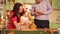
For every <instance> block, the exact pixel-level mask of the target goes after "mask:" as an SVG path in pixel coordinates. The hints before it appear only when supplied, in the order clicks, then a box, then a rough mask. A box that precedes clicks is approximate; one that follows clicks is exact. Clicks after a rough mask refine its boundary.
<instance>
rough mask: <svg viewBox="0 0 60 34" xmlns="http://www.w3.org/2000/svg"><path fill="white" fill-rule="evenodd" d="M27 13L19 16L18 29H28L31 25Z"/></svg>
mask: <svg viewBox="0 0 60 34" xmlns="http://www.w3.org/2000/svg"><path fill="white" fill-rule="evenodd" d="M28 16H29V15H28V12H23V13H21V15H20V23H19V25H20V26H19V27H18V28H20V29H30V25H31V24H32V22H31V21H30V20H29V17H28Z"/></svg>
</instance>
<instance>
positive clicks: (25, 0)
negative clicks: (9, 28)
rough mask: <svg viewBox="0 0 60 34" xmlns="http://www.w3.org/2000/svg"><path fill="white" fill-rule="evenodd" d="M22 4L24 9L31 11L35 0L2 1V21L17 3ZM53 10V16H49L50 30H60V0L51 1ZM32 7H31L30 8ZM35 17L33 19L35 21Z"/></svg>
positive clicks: (0, 2) (0, 4)
mask: <svg viewBox="0 0 60 34" xmlns="http://www.w3.org/2000/svg"><path fill="white" fill-rule="evenodd" d="M17 2H19V3H22V4H23V6H24V7H27V8H29V9H31V7H32V5H33V4H34V2H35V0H0V19H3V18H6V16H7V15H9V12H10V11H11V10H12V9H13V6H14V4H15V3H17ZM50 3H51V6H52V8H53V11H52V14H50V15H49V20H50V28H56V29H60V0H50ZM29 6H30V7H29ZM33 18H34V17H33V16H31V19H32V20H33Z"/></svg>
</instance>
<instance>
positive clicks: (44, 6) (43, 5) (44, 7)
mask: <svg viewBox="0 0 60 34" xmlns="http://www.w3.org/2000/svg"><path fill="white" fill-rule="evenodd" d="M37 10H38V11H39V10H40V11H45V12H44V14H45V15H39V16H35V19H38V20H49V16H48V14H50V13H51V12H52V8H51V5H50V2H49V0H42V1H41V2H40V3H39V4H37V3H35V4H34V5H33V7H32V12H31V13H32V14H34V12H35V11H37Z"/></svg>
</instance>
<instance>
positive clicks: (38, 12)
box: [35, 11, 44, 16]
mask: <svg viewBox="0 0 60 34" xmlns="http://www.w3.org/2000/svg"><path fill="white" fill-rule="evenodd" d="M43 14H44V11H36V12H35V16H38V15H43Z"/></svg>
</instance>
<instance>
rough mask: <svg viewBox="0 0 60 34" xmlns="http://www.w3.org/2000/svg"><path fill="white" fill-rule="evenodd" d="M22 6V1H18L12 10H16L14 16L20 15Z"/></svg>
mask: <svg viewBox="0 0 60 34" xmlns="http://www.w3.org/2000/svg"><path fill="white" fill-rule="evenodd" d="M20 6H22V4H21V3H16V4H15V5H14V7H13V10H12V11H13V12H14V15H13V16H12V17H15V16H18V13H19V7H20Z"/></svg>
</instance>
